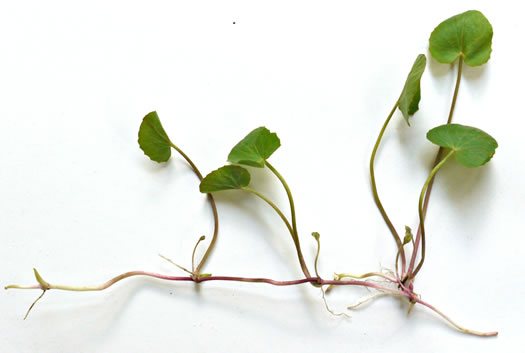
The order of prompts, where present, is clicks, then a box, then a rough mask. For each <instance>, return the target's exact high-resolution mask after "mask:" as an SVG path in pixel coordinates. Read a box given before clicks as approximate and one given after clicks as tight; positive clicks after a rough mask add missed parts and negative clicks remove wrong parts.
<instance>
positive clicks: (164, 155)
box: [139, 112, 172, 163]
mask: <svg viewBox="0 0 525 353" xmlns="http://www.w3.org/2000/svg"><path fill="white" fill-rule="evenodd" d="M171 144H172V143H171V141H170V139H169V137H168V135H167V134H166V131H164V128H163V127H162V124H161V123H160V120H159V116H158V115H157V112H151V113H149V114H148V115H146V116H145V117H144V119H143V120H142V124H140V129H139V146H140V148H141V149H142V150H143V151H144V154H145V155H146V156H148V157H149V158H150V159H151V160H152V161H155V162H159V163H160V162H166V161H168V159H170V156H171Z"/></svg>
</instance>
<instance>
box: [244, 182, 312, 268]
mask: <svg viewBox="0 0 525 353" xmlns="http://www.w3.org/2000/svg"><path fill="white" fill-rule="evenodd" d="M242 190H244V191H247V192H250V193H252V194H254V195H255V196H257V197H259V198H261V199H262V200H264V201H265V202H266V203H267V204H268V205H270V206H271V207H272V208H273V209H274V211H275V212H277V214H278V215H279V217H281V219H282V220H283V222H284V224H285V225H286V228H288V231H289V232H290V235H291V236H292V239H293V242H294V244H295V248H296V250H297V257H298V258H299V263H300V264H301V269H302V270H303V273H304V275H305V276H306V277H311V275H310V271H308V267H307V266H306V263H305V262H304V257H303V253H302V251H301V245H300V244H299V239H297V238H296V237H295V233H294V230H293V228H292V226H291V225H290V222H288V219H287V218H286V216H285V215H284V214H283V213H282V211H281V210H280V209H279V207H277V205H275V204H274V203H273V202H272V201H270V200H269V199H268V198H266V196H264V195H262V194H260V193H259V192H257V191H255V190H253V189H250V188H248V187H243V188H242Z"/></svg>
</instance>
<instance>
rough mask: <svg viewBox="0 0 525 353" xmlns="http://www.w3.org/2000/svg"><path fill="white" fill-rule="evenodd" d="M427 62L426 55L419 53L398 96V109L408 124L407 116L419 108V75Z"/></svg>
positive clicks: (421, 74)
mask: <svg viewBox="0 0 525 353" xmlns="http://www.w3.org/2000/svg"><path fill="white" fill-rule="evenodd" d="M426 64H427V57H426V56H425V55H424V54H419V55H418V56H417V58H416V61H414V65H412V69H411V70H410V73H409V74H408V77H407V80H406V82H405V87H403V91H402V92H401V96H400V97H399V110H401V112H402V113H403V117H404V118H405V121H406V122H407V124H408V125H409V126H410V122H409V121H408V118H409V116H410V115H414V114H415V112H417V111H418V109H419V101H420V100H421V85H420V83H421V76H423V72H424V71H425V66H426Z"/></svg>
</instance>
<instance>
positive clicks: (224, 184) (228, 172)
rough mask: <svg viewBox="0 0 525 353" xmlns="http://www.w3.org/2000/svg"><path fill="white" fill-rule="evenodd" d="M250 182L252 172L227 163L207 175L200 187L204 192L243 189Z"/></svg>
mask: <svg viewBox="0 0 525 353" xmlns="http://www.w3.org/2000/svg"><path fill="white" fill-rule="evenodd" d="M248 184H250V173H248V171H247V170H246V169H244V168H243V167H239V166H236V165H227V166H224V167H222V168H219V169H217V170H214V171H213V172H211V173H210V174H208V175H206V177H205V178H204V179H202V181H201V185H200V187H199V189H200V191H201V192H202V193H205V194H206V193H210V192H215V191H221V190H234V189H241V188H242V187H244V186H248Z"/></svg>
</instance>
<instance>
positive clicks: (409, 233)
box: [403, 226, 412, 245]
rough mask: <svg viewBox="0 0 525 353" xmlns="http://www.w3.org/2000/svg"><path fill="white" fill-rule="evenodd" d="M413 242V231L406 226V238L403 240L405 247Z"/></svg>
mask: <svg viewBox="0 0 525 353" xmlns="http://www.w3.org/2000/svg"><path fill="white" fill-rule="evenodd" d="M411 241H412V229H410V227H409V226H405V237H404V238H403V245H407V244H408V243H410V242H411Z"/></svg>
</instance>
